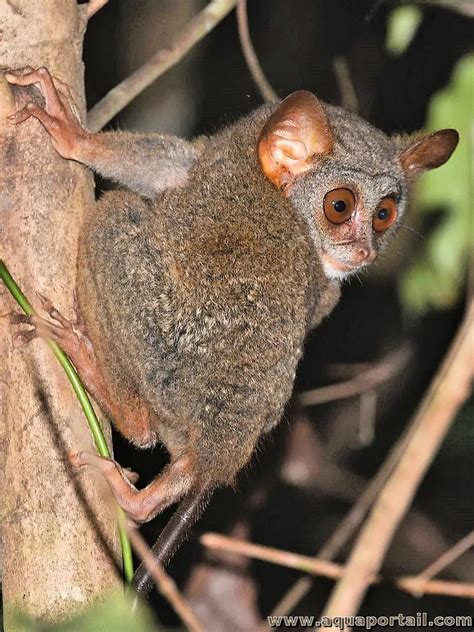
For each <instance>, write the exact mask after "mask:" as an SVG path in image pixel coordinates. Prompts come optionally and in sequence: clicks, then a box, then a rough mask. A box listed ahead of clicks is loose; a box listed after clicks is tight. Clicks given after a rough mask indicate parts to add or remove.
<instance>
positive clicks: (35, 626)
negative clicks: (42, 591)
mask: <svg viewBox="0 0 474 632" xmlns="http://www.w3.org/2000/svg"><path fill="white" fill-rule="evenodd" d="M14 630H16V631H18V632H92V630H93V631H94V632H165V630H164V628H162V627H160V626H158V625H157V624H156V623H155V622H154V621H153V617H152V615H151V614H150V612H149V611H148V609H146V607H145V606H144V605H140V606H139V607H138V608H137V609H136V610H135V611H134V613H133V616H132V615H131V600H130V599H129V598H127V597H126V596H125V595H123V594H118V595H115V596H114V597H113V598H111V599H109V600H107V601H105V602H102V603H100V604H97V605H96V606H95V607H94V608H93V609H91V610H88V611H87V612H85V613H84V614H82V615H80V616H78V617H75V618H74V619H71V620H70V621H68V622H65V623H59V624H56V625H47V624H44V623H40V622H37V621H33V620H31V619H28V618H26V617H24V616H23V615H19V616H17V617H16V623H15V624H14Z"/></svg>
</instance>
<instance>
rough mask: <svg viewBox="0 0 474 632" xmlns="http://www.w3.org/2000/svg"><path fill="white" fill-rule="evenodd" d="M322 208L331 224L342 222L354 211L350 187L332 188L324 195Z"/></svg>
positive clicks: (353, 199)
mask: <svg viewBox="0 0 474 632" xmlns="http://www.w3.org/2000/svg"><path fill="white" fill-rule="evenodd" d="M323 208H324V214H325V215H326V217H327V219H328V220H329V221H330V222H331V223H332V224H342V223H343V222H345V221H347V220H348V219H349V217H350V216H351V215H352V213H353V212H354V208H355V197H354V194H353V193H352V191H351V190H350V189H333V190H332V191H329V192H328V193H326V195H325V196H324V203H323Z"/></svg>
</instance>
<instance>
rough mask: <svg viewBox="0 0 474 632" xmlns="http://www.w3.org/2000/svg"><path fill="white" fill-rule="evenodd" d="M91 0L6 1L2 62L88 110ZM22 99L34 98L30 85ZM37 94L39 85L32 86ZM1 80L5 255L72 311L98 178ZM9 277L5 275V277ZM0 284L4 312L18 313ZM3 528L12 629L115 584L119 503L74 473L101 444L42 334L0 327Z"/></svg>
mask: <svg viewBox="0 0 474 632" xmlns="http://www.w3.org/2000/svg"><path fill="white" fill-rule="evenodd" d="M84 30H85V15H84V5H78V4H77V2H76V0H6V1H5V0H1V1H0V67H10V68H18V67H21V66H26V65H31V66H34V67H37V66H42V65H45V66H47V67H48V68H50V69H51V71H52V73H53V74H55V75H56V76H58V77H59V78H60V79H62V80H64V81H66V82H67V83H68V84H69V85H70V86H71V87H72V89H73V91H74V93H75V95H76V97H77V100H78V104H79V105H80V107H81V108H82V109H84V91H83V88H84V81H83V64H82V60H81V53H82V36H83V33H84ZM14 93H15V97H16V99H17V101H20V100H22V99H23V100H24V99H25V98H26V97H25V94H24V92H23V93H22V92H21V90H20V89H15V90H14ZM30 94H31V93H30ZM12 107H13V102H12V96H11V93H10V88H9V87H8V85H6V84H5V83H3V85H0V257H2V258H4V259H5V261H6V262H7V265H8V266H9V267H10V270H11V272H12V274H13V275H14V277H15V278H16V279H17V280H18V281H19V283H20V285H21V286H22V288H23V289H24V291H25V293H26V294H27V296H28V297H29V298H30V299H31V300H32V302H34V303H35V306H36V307H38V301H36V302H35V301H34V299H35V294H34V292H35V290H36V291H39V292H42V293H44V294H45V295H47V296H49V297H50V298H51V299H52V301H53V302H54V303H55V304H56V306H57V307H58V308H59V309H60V310H61V311H62V312H63V313H64V314H65V315H66V316H69V317H72V315H73V309H72V302H73V301H72V297H73V289H74V286H75V273H76V270H75V267H76V264H75V262H76V251H77V241H78V235H79V227H80V220H81V216H82V214H83V212H84V210H85V208H86V207H90V206H91V205H92V204H93V181H92V177H91V175H90V174H88V173H87V172H86V170H84V169H83V168H82V167H81V166H79V165H78V164H74V163H72V162H68V161H66V160H63V159H61V158H60V157H59V156H58V155H56V154H55V152H54V150H53V149H52V148H51V146H50V143H49V140H48V138H47V135H46V133H45V132H44V130H43V129H42V128H41V126H40V125H39V124H38V123H37V121H35V120H33V119H30V120H29V121H27V122H26V123H24V124H22V125H20V126H18V127H17V128H16V129H12V128H11V126H9V125H8V124H7V123H6V122H5V116H6V115H7V114H8V113H9V111H11V109H12ZM0 285H1V283H0ZM16 309H17V307H16V304H15V303H14V302H13V300H12V299H11V298H10V296H9V295H7V292H6V290H5V289H4V288H3V287H0V313H5V312H7V311H10V310H16ZM0 358H1V359H2V360H1V363H0V413H1V414H0V481H1V487H0V494H1V498H0V507H1V510H0V525H1V529H2V532H1V535H2V544H3V597H4V610H5V622H6V628H5V629H6V630H8V632H11V630H14V629H15V630H16V629H17V628H16V625H15V624H14V623H13V621H12V613H13V612H14V610H15V609H21V610H22V611H24V612H25V611H26V612H27V613H29V614H30V615H31V616H33V617H35V618H38V619H42V620H45V621H57V620H61V619H63V618H66V617H70V616H72V615H74V614H75V613H77V612H78V611H80V610H82V609H83V608H85V607H87V606H89V605H91V603H93V602H94V601H95V600H97V599H99V598H103V597H105V596H106V594H108V593H109V591H111V590H112V589H114V588H116V587H117V586H118V585H119V583H120V579H119V576H118V573H117V568H116V564H117V557H118V539H117V533H116V520H115V512H114V510H113V508H112V503H111V502H107V500H106V501H105V502H104V498H105V499H107V498H108V496H107V490H106V488H105V484H104V483H103V481H102V480H101V479H100V478H99V477H97V476H96V475H94V474H93V473H92V472H91V471H83V472H80V473H75V472H73V471H72V469H71V467H70V465H69V462H68V458H67V454H68V451H69V450H72V449H81V448H83V449H88V450H91V449H94V448H93V444H92V438H91V436H90V433H89V431H88V428H87V425H86V422H85V418H84V417H83V414H82V412H81V410H80V408H79V407H78V404H77V402H76V399H75V396H74V394H73V392H72V389H71V388H70V386H69V384H68V382H67V380H66V378H65V376H64V374H63V373H62V370H61V368H60V367H59V365H58V364H57V363H56V360H55V359H54V357H53V355H52V354H51V352H50V351H49V349H48V348H47V347H46V345H45V344H44V343H43V342H42V341H40V340H36V341H34V342H32V343H31V344H29V345H27V346H26V347H25V348H23V349H21V350H14V349H13V348H12V345H11V341H10V332H9V331H8V327H7V326H6V323H5V322H4V321H3V322H2V323H1V324H0Z"/></svg>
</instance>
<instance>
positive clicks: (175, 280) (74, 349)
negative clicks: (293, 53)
mask: <svg viewBox="0 0 474 632" xmlns="http://www.w3.org/2000/svg"><path fill="white" fill-rule="evenodd" d="M7 79H8V80H9V81H10V83H13V84H17V85H21V86H25V85H30V84H39V86H40V87H41V90H42V92H43V95H44V98H45V105H44V107H41V106H39V105H38V104H36V103H29V104H27V105H26V107H25V108H23V109H21V110H20V111H18V112H17V113H16V114H14V115H13V116H12V117H11V122H12V123H21V122H22V121H24V120H26V119H28V118H29V117H30V116H33V117H36V118H37V119H38V120H39V121H40V122H41V123H42V125H43V126H44V128H45V129H46V131H47V132H48V133H49V135H50V138H51V142H52V144H53V146H54V148H55V149H56V151H57V152H58V153H59V154H60V155H61V156H63V157H64V158H67V159H70V160H76V161H78V162H80V163H82V164H84V165H87V166H88V167H90V168H92V169H93V170H94V171H95V172H97V173H99V174H101V175H102V176H104V177H106V178H110V179H112V180H114V181H115V182H118V183H120V184H122V185H124V186H125V187H126V188H127V189H128V190H127V191H124V190H120V191H114V192H108V193H105V194H104V195H102V197H101V198H100V200H99V201H98V202H97V204H96V205H95V207H94V208H92V209H90V211H89V212H88V214H87V216H86V218H85V222H84V225H83V227H82V232H81V239H80V244H79V253H78V287H77V295H78V310H79V313H80V317H81V323H82V325H81V326H79V324H70V323H69V322H68V321H66V320H65V319H64V318H62V316H61V315H60V314H59V313H58V312H57V311H56V310H55V309H54V308H53V307H52V305H51V303H50V302H49V301H48V300H46V299H44V300H43V306H44V308H45V309H46V311H48V312H49V314H50V316H51V317H52V318H53V319H54V321H55V322H52V321H47V320H45V319H41V318H38V317H34V318H33V319H27V318H26V317H25V319H24V322H29V323H30V324H32V325H34V327H35V329H34V332H35V333H37V334H39V335H44V336H47V337H50V338H53V339H55V340H57V341H58V342H59V343H60V344H61V345H62V347H63V348H64V350H65V351H66V352H67V353H68V354H69V355H70V357H71V359H72V360H73V362H74V364H75V365H76V367H77V368H78V371H79V373H80V375H81V377H82V379H83V380H84V382H85V384H86V387H87V389H88V390H89V392H90V393H91V394H92V396H93V397H94V398H95V399H96V401H97V402H98V403H99V404H100V406H101V407H103V409H104V410H105V411H107V412H108V413H109V414H110V415H111V417H112V419H113V421H114V423H115V425H116V427H117V428H118V430H119V431H120V432H121V433H122V435H123V436H124V437H126V438H127V439H128V440H129V441H131V442H132V443H133V444H135V445H136V446H139V447H141V448H148V447H151V446H153V445H155V444H156V443H157V442H161V443H162V444H164V445H165V446H166V448H167V450H168V452H169V454H170V464H169V465H168V466H167V467H166V469H165V470H164V472H162V473H161V475H160V476H158V477H157V478H156V479H155V480H154V481H153V482H151V483H150V484H149V485H148V486H147V487H146V488H144V489H141V490H138V489H136V488H135V487H134V485H133V483H132V480H133V478H132V476H131V475H130V473H129V472H127V471H125V470H123V469H122V468H121V467H120V466H119V465H118V464H117V463H116V462H114V461H112V460H106V459H102V458H101V457H99V456H96V455H93V454H89V453H85V452H79V453H77V454H74V455H73V456H72V457H71V459H72V462H73V464H74V465H76V466H78V467H80V466H84V465H90V466H94V467H97V468H98V469H99V470H100V471H101V472H102V473H103V475H104V476H105V477H106V479H107V481H108V483H109V484H110V487H111V489H112V491H113V493H114V495H115V497H116V499H117V501H118V503H119V504H120V505H121V506H122V507H123V509H124V510H125V511H126V512H127V514H128V515H129V516H131V517H132V518H133V519H134V520H136V521H138V522H143V521H147V520H150V519H151V518H153V517H154V516H156V514H158V513H159V512H160V511H162V510H163V509H164V508H165V507H167V506H169V505H171V504H173V503H175V502H177V501H181V503H180V505H179V507H178V509H177V511H176V513H175V515H174V517H173V518H172V519H171V521H170V522H169V523H168V525H167V526H166V527H165V529H164V531H163V533H162V534H161V536H160V538H159V540H158V542H157V544H155V547H154V553H155V555H156V556H157V558H158V559H159V560H160V561H161V562H162V563H165V562H167V561H168V560H169V558H170V557H171V555H172V553H173V551H174V549H175V548H176V547H177V546H178V545H179V543H180V542H181V540H182V539H183V538H184V535H185V533H186V532H188V531H189V529H190V527H191V526H192V524H193V523H194V522H195V521H196V520H197V518H198V517H199V514H200V511H201V510H202V508H203V506H204V505H205V504H206V501H207V499H208V498H209V496H210V494H211V492H212V490H213V489H215V488H216V487H217V486H219V485H222V484H224V485H225V484H229V483H232V482H233V480H234V479H235V477H236V474H237V473H238V472H239V470H240V469H241V468H242V467H243V466H244V465H245V464H246V463H247V462H248V460H249V458H250V456H251V454H252V452H253V450H254V448H255V446H256V444H257V442H258V441H259V439H260V438H261V437H262V435H264V434H266V433H267V432H268V431H269V430H271V429H272V428H273V427H274V426H275V425H276V424H277V423H278V421H279V420H280V417H281V416H282V412H283V408H284V406H285V403H286V402H287V400H288V399H289V397H290V394H291V391H292V387H293V381H294V377H295V371H296V366H297V363H298V360H299V358H300V356H301V353H302V346H303V342H304V339H305V335H306V334H307V333H308V331H310V330H311V329H313V328H314V327H316V326H317V325H318V324H319V323H320V321H321V320H322V319H323V318H324V317H326V316H327V315H328V314H329V313H330V312H331V310H332V309H333V307H334V306H335V305H336V303H337V302H338V300H339V295H340V285H341V282H342V281H343V280H344V279H347V278H349V277H350V276H351V275H354V274H355V273H357V272H359V271H360V270H362V269H364V268H365V267H366V266H367V265H369V264H370V263H371V262H373V261H374V259H375V258H376V257H377V255H378V253H379V252H380V251H381V250H382V249H383V248H384V246H385V245H386V243H387V242H388V241H389V240H390V239H391V238H392V237H393V235H394V234H395V232H396V230H397V227H398V226H399V225H400V222H401V221H402V218H403V215H404V213H405V210H406V207H407V201H408V188H409V185H410V184H411V182H412V180H413V178H414V177H415V176H417V175H418V174H420V173H422V172H423V171H425V170H426V169H432V168H435V167H438V166H440V165H442V164H443V163H444V162H445V161H446V160H447V159H448V158H449V156H450V155H451V153H452V152H453V150H454V149H455V147H456V144H457V142H458V134H457V132H456V131H455V130H451V129H446V130H441V131H438V132H435V133H433V134H430V135H427V136H424V137H418V138H416V139H413V138H411V139H410V138H389V137H387V136H386V135H385V134H384V133H383V132H381V131H379V130H378V129H375V128H374V127H372V126H371V125H370V124H369V123H367V122H365V121H364V120H362V119H361V118H359V117H358V116H356V115H354V114H351V113H348V112H346V111H344V110H343V109H341V108H339V107H334V106H331V105H327V104H325V103H322V102H321V101H319V100H318V99H317V98H316V97H315V96H314V95H313V94H311V93H310V92H306V91H299V92H295V93H293V94H291V95H290V96H289V97H287V98H286V99H285V100H284V101H282V102H281V103H275V104H272V105H264V106H262V107H260V108H258V109H256V110H255V111H253V112H252V113H251V114H249V115H248V116H246V117H244V118H242V119H241V120H240V121H238V122H237V123H235V124H233V125H231V126H229V127H227V128H226V129H223V130H222V131H220V132H218V133H217V134H215V135H213V136H211V137H200V138H198V139H196V140H195V141H191V142H188V141H186V140H183V139H181V138H176V137H173V136H165V135H161V134H132V133H121V132H105V133H99V134H91V133H89V132H88V131H86V129H85V128H84V127H83V126H82V125H81V123H80V121H79V119H78V118H77V116H76V114H75V108H74V107H73V104H72V102H71V93H70V91H69V89H68V88H67V86H65V85H64V84H63V83H62V82H60V81H58V80H56V79H55V78H53V77H51V75H50V74H49V72H48V71H47V70H46V69H44V68H42V69H39V70H31V69H26V70H20V71H16V72H14V73H11V74H8V75H7ZM66 211H67V209H65V212H66ZM30 334H31V332H30ZM20 335H22V334H21V333H20ZM33 335H34V334H33ZM32 337H33V336H32V335H30V336H29V338H32ZM135 584H136V586H137V589H138V590H147V589H148V587H149V578H148V576H147V574H146V572H145V571H143V570H141V569H139V571H138V574H137V576H136V581H135Z"/></svg>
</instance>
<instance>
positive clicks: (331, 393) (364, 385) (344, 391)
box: [299, 346, 411, 406]
mask: <svg viewBox="0 0 474 632" xmlns="http://www.w3.org/2000/svg"><path fill="white" fill-rule="evenodd" d="M410 355H411V353H410V350H409V348H408V347H406V346H404V347H401V348H400V349H396V350H395V351H392V352H391V353H389V354H387V356H386V357H385V358H382V360H380V361H379V362H377V363H375V364H373V365H372V366H371V367H370V369H368V370H367V371H365V372H364V373H361V374H360V375H357V376H356V377H354V378H352V379H350V380H347V381H345V382H340V383H339V384H331V385H330V386H323V387H321V388H314V389H311V390H310V391H306V392H304V393H301V394H300V396H299V403H300V404H301V405H302V406H314V405H316V404H326V403H327V402H332V401H336V400H339V399H347V398H349V397H354V396H355V395H360V394H361V393H364V392H366V391H371V390H373V389H374V388H375V387H376V386H379V385H380V384H383V383H384V382H387V381H388V380H389V379H391V378H392V377H393V376H395V375H397V373H399V372H400V371H401V370H402V369H403V368H404V367H405V366H406V364H407V362H408V359H409V357H410Z"/></svg>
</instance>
